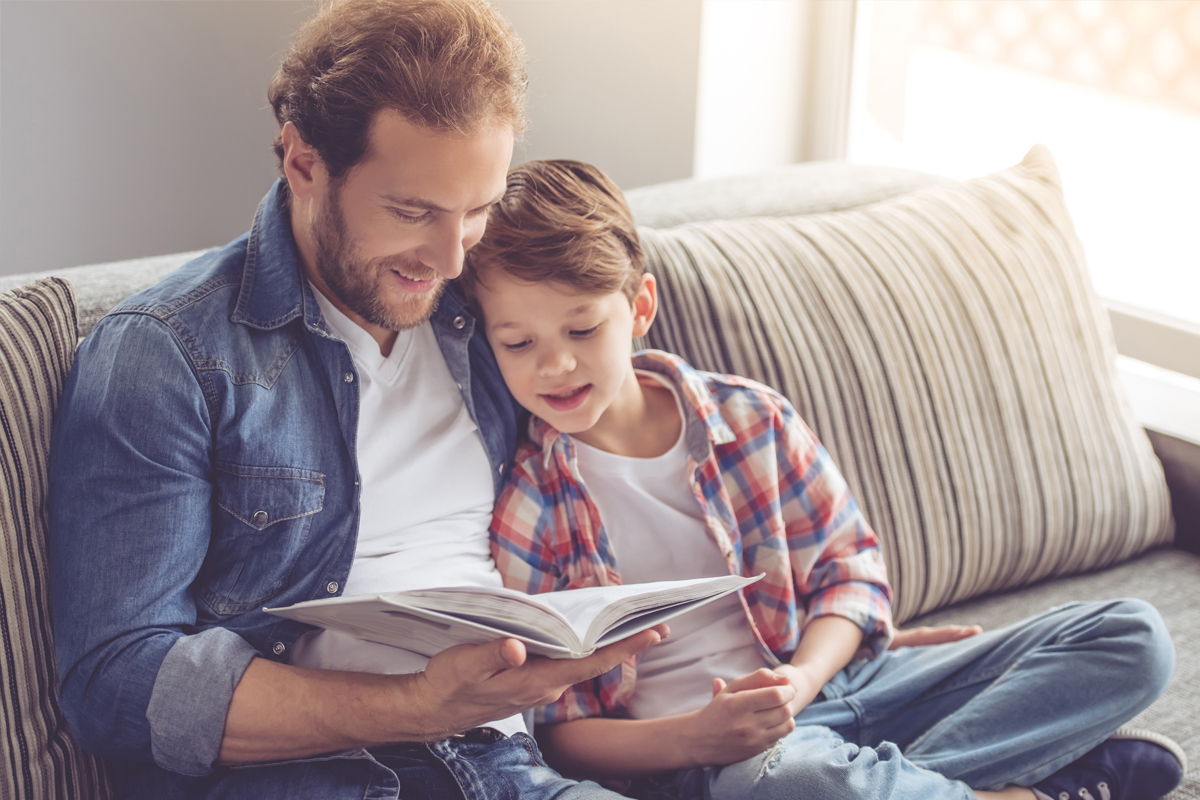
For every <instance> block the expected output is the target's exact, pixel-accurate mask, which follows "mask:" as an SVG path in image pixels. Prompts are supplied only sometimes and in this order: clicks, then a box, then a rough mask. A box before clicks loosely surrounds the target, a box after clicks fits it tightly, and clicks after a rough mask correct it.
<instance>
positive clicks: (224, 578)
mask: <svg viewBox="0 0 1200 800" xmlns="http://www.w3.org/2000/svg"><path fill="white" fill-rule="evenodd" d="M214 466H215V470H214V472H213V537H212V541H211V543H210V545H209V550H208V554H207V556H206V557H205V559H204V565H203V566H202V567H201V569H200V575H199V577H198V580H197V581H196V595H197V599H198V600H200V601H201V603H202V604H203V605H204V606H207V609H208V611H209V612H210V613H211V615H212V618H214V619H220V618H222V617H227V616H230V615H234V614H242V613H245V612H246V611H250V610H252V609H257V608H259V607H261V606H262V605H263V604H264V602H265V601H266V600H267V599H269V598H270V597H271V596H273V595H274V594H276V593H278V592H279V591H280V590H282V589H283V588H284V587H285V586H286V585H287V582H288V575H289V573H290V571H291V568H292V565H293V564H294V563H295V561H296V558H297V557H298V556H299V555H300V553H301V551H302V550H303V549H304V545H305V542H306V541H307V539H308V534H309V529H310V528H311V526H312V520H313V516H314V515H315V514H316V513H317V512H319V511H320V510H321V507H322V504H323V502H324V499H325V484H324V479H325V476H324V475H323V474H322V473H320V472H314V471H313V470H308V469H298V468H293V467H258V466H248V465H245V464H233V463H230V462H226V461H219V462H217V463H216V464H215V465H214ZM201 616H202V617H204V616H206V615H205V614H204V613H203V612H201Z"/></svg>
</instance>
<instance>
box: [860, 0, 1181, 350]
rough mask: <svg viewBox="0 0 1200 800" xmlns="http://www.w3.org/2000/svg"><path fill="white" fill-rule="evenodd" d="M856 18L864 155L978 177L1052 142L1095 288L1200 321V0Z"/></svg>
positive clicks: (1066, 3) (1025, 5) (884, 4)
mask: <svg viewBox="0 0 1200 800" xmlns="http://www.w3.org/2000/svg"><path fill="white" fill-rule="evenodd" d="M857 20H858V22H857V31H856V47H855V61H856V64H855V89H854V97H853V100H852V105H851V122H850V134H849V143H848V153H849V158H850V159H851V160H853V161H858V162H862V163H885V164H894V165H897V166H904V167H910V168H915V169H920V170H925V171H928V172H934V173H938V174H942V175H948V176H951V177H956V178H967V177H971V176H974V175H981V174H984V173H987V172H991V171H994V170H996V169H1001V168H1003V167H1005V166H1008V165H1011V164H1014V163H1016V162H1017V161H1019V160H1020V158H1021V157H1022V156H1023V155H1024V153H1025V151H1026V150H1028V148H1029V147H1030V146H1032V145H1033V144H1035V143H1038V142H1041V143H1043V144H1045V145H1047V146H1048V147H1049V148H1050V151H1051V152H1052V153H1053V154H1054V156H1055V159H1056V160H1057V161H1058V165H1059V170H1060V172H1061V173H1062V177H1063V183H1064V187H1065V191H1066V197H1067V203H1068V206H1069V207H1070V209H1071V213H1072V217H1073V218H1074V220H1075V225H1076V229H1077V231H1078V233H1079V237H1080V239H1081V240H1082V242H1083V244H1084V248H1085V251H1086V256H1087V259H1088V265H1089V269H1090V270H1091V273H1092V280H1093V283H1094V285H1095V287H1096V290H1097V292H1098V293H1099V294H1100V295H1101V296H1102V297H1104V298H1107V299H1111V300H1115V301H1119V302H1120V303H1123V304H1128V305H1130V306H1136V307H1138V308H1141V309H1148V310H1151V311H1153V312H1159V313H1162V314H1165V315H1168V316H1170V317H1175V318H1177V319H1179V320H1184V321H1188V322H1191V323H1196V324H1200V3H1197V2H1188V0H1182V1H1180V0H1154V1H1152V2H1151V1H1148V0H1147V1H1138V0H1134V1H1132V2H1130V1H1128V0H1121V1H1114V0H1109V1H1108V2H1104V1H1103V0H969V1H967V0H879V1H878V2H872V1H871V0H860V2H859V5H858V15H857ZM1189 327H1190V326H1189Z"/></svg>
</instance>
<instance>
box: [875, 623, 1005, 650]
mask: <svg viewBox="0 0 1200 800" xmlns="http://www.w3.org/2000/svg"><path fill="white" fill-rule="evenodd" d="M981 633H983V628H981V627H979V626H978V625H939V626H937V627H936V628H925V627H923V628H909V629H908V630H900V629H897V630H896V634H895V636H894V637H893V638H892V643H891V644H890V645H889V646H888V650H895V649H897V648H899V647H924V646H926V645H930V644H945V643H947V642H957V641H959V640H961V639H969V638H971V637H972V636H977V635H979V634H981Z"/></svg>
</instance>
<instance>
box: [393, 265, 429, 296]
mask: <svg viewBox="0 0 1200 800" xmlns="http://www.w3.org/2000/svg"><path fill="white" fill-rule="evenodd" d="M391 272H392V275H394V276H395V279H396V282H397V283H399V284H400V286H401V288H403V289H405V290H406V291H409V292H414V293H417V294H422V293H424V292H431V291H433V290H434V289H435V288H436V287H437V285H438V276H437V273H424V274H422V275H421V276H419V277H417V276H412V275H406V274H404V273H403V272H401V271H400V270H398V269H393V270H392V271H391Z"/></svg>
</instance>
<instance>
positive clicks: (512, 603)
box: [263, 575, 762, 658]
mask: <svg viewBox="0 0 1200 800" xmlns="http://www.w3.org/2000/svg"><path fill="white" fill-rule="evenodd" d="M761 577H762V576H761V575H758V576H755V577H753V578H743V577H741V576H739V575H726V576H723V577H720V578H699V579H696V580H687V581H659V582H656V583H635V584H631V585H629V586H596V587H591V588H587V589H573V590H570V591H565V592H548V593H546V594H537V595H528V594H523V593H521V592H517V591H513V590H512V589H503V588H487V587H482V586H454V587H448V588H438V589H421V590H417V591H411V592H388V593H386V594H374V595H355V596H352V597H332V598H328V599H325V600H310V601H308V602H306V603H296V604H295V605H293V606H288V607H287V608H264V609H263V611H266V612H268V613H271V614H275V615H277V616H280V617H287V618H288V619H294V620H297V621H299V622H307V623H308V624H310V625H318V626H320V627H322V628H329V629H331V630H337V631H342V632H343V633H348V634H350V635H351V636H354V637H356V638H359V639H365V640H367V641H369V642H379V643H381V644H388V645H392V646H393V647H401V648H404V649H405V650H411V651H413V652H416V653H420V654H421V655H425V656H431V657H432V656H434V655H436V654H438V653H440V652H441V651H442V650H445V649H446V648H447V647H453V646H454V645H458V644H482V643H483V642H490V641H492V640H493V639H503V638H513V639H520V640H521V641H522V642H524V643H525V649H526V651H527V652H529V653H530V654H532V655H539V656H549V657H551V658H582V657H583V656H586V655H589V654H591V653H592V652H593V651H594V650H595V649H596V648H597V647H603V646H604V645H606V644H611V643H612V642H616V641H619V640H621V639H624V638H625V637H627V636H632V635H633V634H635V633H638V632H639V631H644V630H646V629H647V628H650V627H652V626H654V625H657V624H658V623H660V622H663V621H665V620H668V619H670V618H671V617H675V616H678V615H680V614H682V613H684V612H686V611H691V610H692V609H693V608H698V607H700V606H702V605H704V604H706V603H710V602H712V601H713V600H716V599H717V598H719V597H723V596H725V595H727V594H730V593H731V592H736V591H737V590H738V589H741V588H742V587H743V586H748V585H749V584H751V583H754V582H755V581H757V580H758V579H759V578H761Z"/></svg>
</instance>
